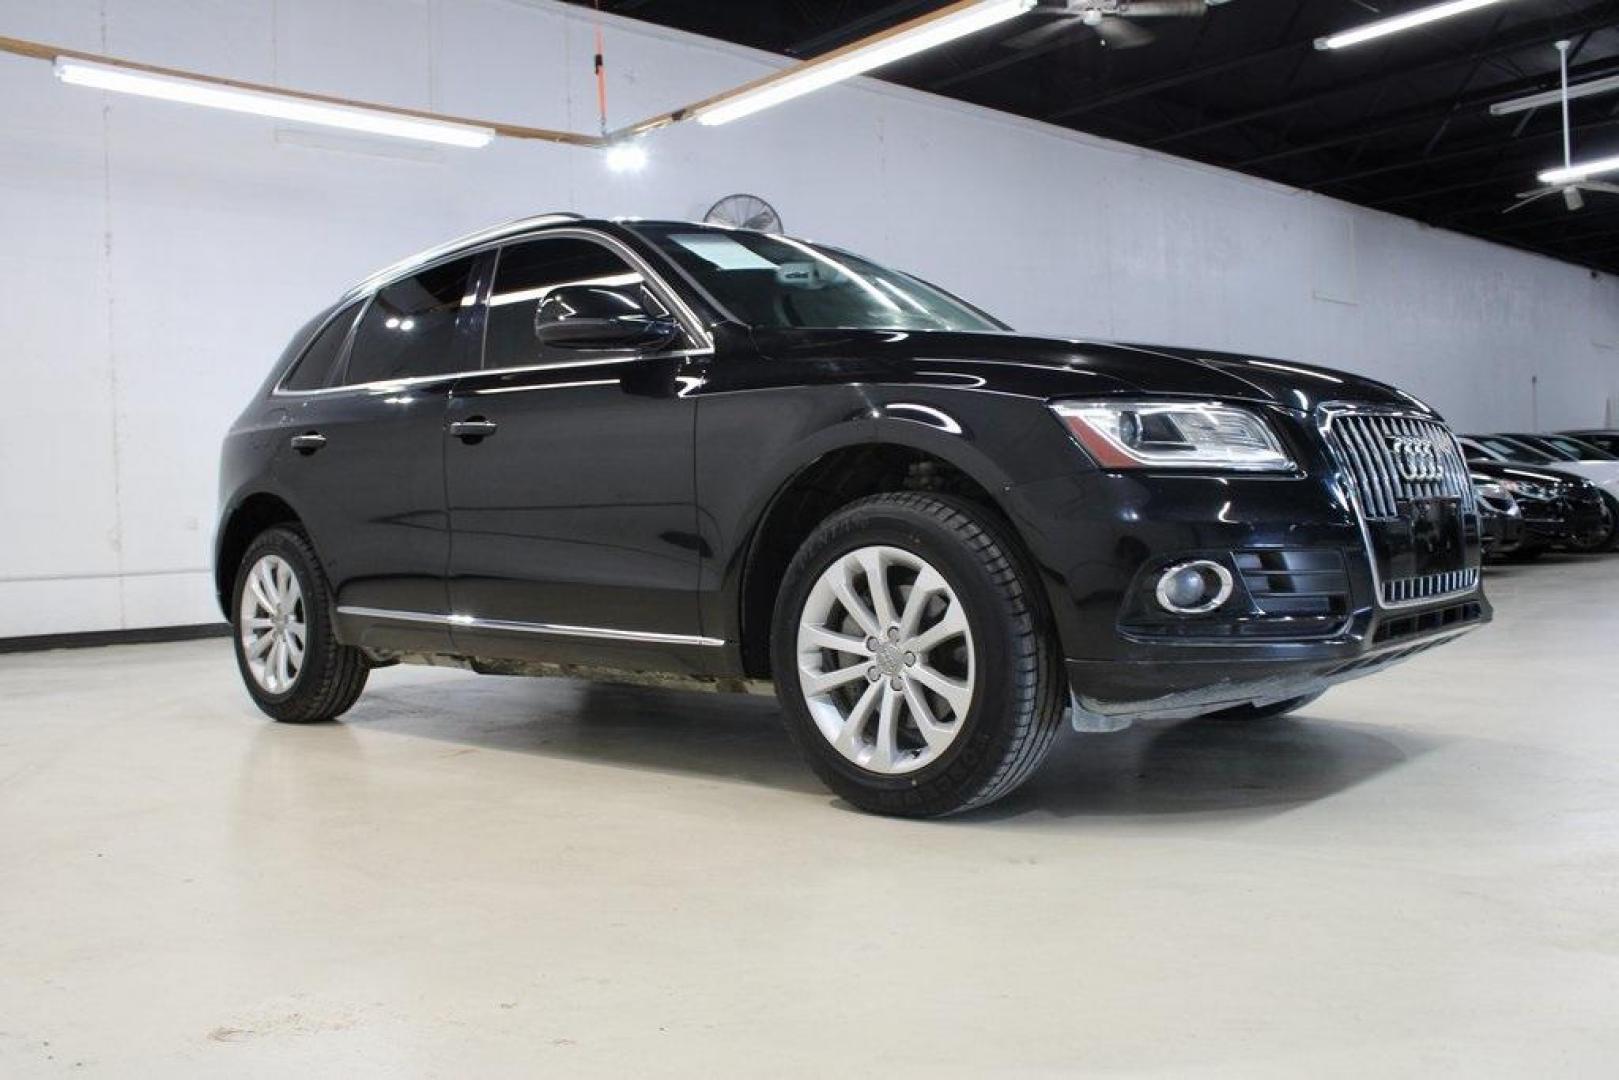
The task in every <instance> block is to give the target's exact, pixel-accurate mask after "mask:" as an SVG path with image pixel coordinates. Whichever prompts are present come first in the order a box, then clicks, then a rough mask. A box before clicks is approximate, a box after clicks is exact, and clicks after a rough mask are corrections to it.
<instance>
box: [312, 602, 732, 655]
mask: <svg viewBox="0 0 1619 1080" xmlns="http://www.w3.org/2000/svg"><path fill="white" fill-rule="evenodd" d="M337 613H338V614H339V615H353V616H356V617H359V618H365V619H383V620H386V621H388V622H408V623H429V624H432V625H434V626H448V627H451V628H452V629H453V628H456V627H460V628H463V629H469V630H487V631H493V632H495V633H503V634H542V635H545V636H547V637H566V638H585V639H589V640H593V641H622V642H628V643H631V644H638V645H697V646H702V647H704V648H720V647H722V646H724V645H725V641H724V640H723V639H721V638H711V637H703V636H701V635H699V634H668V633H661V632H655V631H645V630H616V629H613V628H612V627H607V626H572V625H569V624H566V623H530V622H514V621H511V620H508V619H480V618H477V617H475V616H472V615H435V614H433V613H431V612H425V611H395V610H392V609H390V608H374V607H362V606H357V605H349V604H340V605H338V608H337Z"/></svg>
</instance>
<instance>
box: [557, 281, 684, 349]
mask: <svg viewBox="0 0 1619 1080" xmlns="http://www.w3.org/2000/svg"><path fill="white" fill-rule="evenodd" d="M642 295H643V294H642V292H641V290H640V289H639V288H622V287H613V286H608V285H564V286H563V287H561V288H559V289H555V290H553V291H552V292H551V293H550V294H549V295H547V296H546V298H545V299H544V300H542V301H541V302H540V304H539V306H538V307H536V308H535V311H534V337H535V338H536V339H537V340H538V341H539V343H540V344H541V345H543V346H545V347H546V348H553V349H578V350H592V349H595V350H609V349H646V350H650V349H658V348H662V347H663V346H665V345H667V344H669V343H670V342H672V341H673V340H675V338H676V337H678V336H679V334H680V324H679V323H677V322H676V321H675V320H674V319H673V318H671V317H669V316H667V315H663V314H653V313H651V312H648V311H647V310H646V308H645V307H644V306H643V304H642Z"/></svg>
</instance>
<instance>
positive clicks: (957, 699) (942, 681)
mask: <svg viewBox="0 0 1619 1080" xmlns="http://www.w3.org/2000/svg"><path fill="white" fill-rule="evenodd" d="M912 675H913V676H914V677H915V678H916V681H917V682H919V683H921V684H922V685H923V686H925V687H927V688H928V689H929V690H932V691H933V692H934V693H935V694H938V695H939V696H940V697H942V698H944V700H945V701H946V702H948V703H949V705H950V711H951V712H952V713H953V714H955V718H956V719H957V720H960V719H962V718H963V717H965V716H966V715H967V703H968V702H969V701H970V700H972V695H973V688H972V685H971V684H970V683H965V682H957V681H956V680H955V679H952V678H950V677H949V676H947V675H941V674H939V673H938V672H937V671H935V670H933V669H932V668H931V667H928V666H927V665H926V664H918V665H917V666H916V667H915V668H913V669H912Z"/></svg>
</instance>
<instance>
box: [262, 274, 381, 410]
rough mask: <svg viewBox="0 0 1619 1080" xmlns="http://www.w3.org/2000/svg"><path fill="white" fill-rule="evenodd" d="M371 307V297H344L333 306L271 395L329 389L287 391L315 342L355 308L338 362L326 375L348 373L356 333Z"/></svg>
mask: <svg viewBox="0 0 1619 1080" xmlns="http://www.w3.org/2000/svg"><path fill="white" fill-rule="evenodd" d="M370 306H371V298H370V297H365V298H364V299H361V298H359V297H355V298H354V299H352V300H351V299H349V298H348V297H344V298H343V299H342V300H339V301H338V302H337V304H336V305H334V306H333V308H332V313H331V314H330V315H328V316H326V318H324V319H322V320H321V321H320V327H319V329H317V330H316V331H315V332H314V333H313V334H310V335H309V340H308V341H307V342H305V343H304V347H303V348H302V349H299V350H298V356H297V357H296V358H295V359H294V360H293V361H292V363H290V364H288V365H287V370H286V371H285V372H284V373H282V376H281V378H279V379H277V380H276V382H275V389H274V390H272V391H271V394H272V395H275V394H318V393H320V392H321V391H323V390H327V389H329V387H324V386H318V387H316V388H315V389H313V390H287V389H285V386H286V382H287V380H288V379H290V378H292V377H293V376H294V375H295V374H297V372H298V369H299V368H300V367H302V366H303V363H304V360H305V359H306V358H307V357H308V356H309V350H310V349H313V348H314V347H315V342H317V341H319V340H320V336H321V335H322V334H324V333H325V332H326V329H327V328H328V327H329V326H331V325H332V323H334V322H336V321H337V319H338V316H340V315H342V314H343V312H345V311H348V310H349V309H350V308H353V309H354V318H353V319H352V320H351V321H350V322H349V328H348V330H347V331H345V332H344V334H343V343H342V344H341V345H339V346H338V347H337V360H336V361H335V362H334V363H333V365H332V370H330V371H328V372H327V373H326V377H327V378H328V379H329V378H331V377H332V376H333V375H336V374H337V373H338V372H339V371H340V370H341V371H347V370H348V366H349V348H350V347H351V346H352V345H353V344H354V331H355V330H357V329H359V326H360V320H361V319H362V318H364V317H365V310H366V308H368V307H370Z"/></svg>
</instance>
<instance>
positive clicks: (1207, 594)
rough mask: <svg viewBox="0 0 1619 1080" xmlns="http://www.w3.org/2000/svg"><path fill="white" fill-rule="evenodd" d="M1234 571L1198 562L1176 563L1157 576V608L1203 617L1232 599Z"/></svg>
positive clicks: (1176, 613) (1217, 565) (1211, 563)
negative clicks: (1232, 572) (1232, 576)
mask: <svg viewBox="0 0 1619 1080" xmlns="http://www.w3.org/2000/svg"><path fill="white" fill-rule="evenodd" d="M1231 587H1232V586H1231V571H1229V570H1227V569H1226V568H1225V567H1223V566H1221V565H1220V564H1219V563H1217V562H1210V561H1209V560H1208V559H1197V560H1195V561H1193V562H1184V563H1176V564H1175V565H1174V566H1171V567H1169V568H1168V569H1167V570H1165V571H1164V572H1163V573H1162V574H1160V575H1159V576H1158V589H1157V596H1158V606H1159V607H1161V608H1163V609H1164V610H1165V611H1168V612H1171V613H1173V614H1175V615H1202V614H1203V613H1205V612H1209V611H1213V610H1214V609H1215V608H1217V607H1219V606H1220V605H1221V604H1223V603H1225V602H1226V601H1227V600H1229V599H1231Z"/></svg>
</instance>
